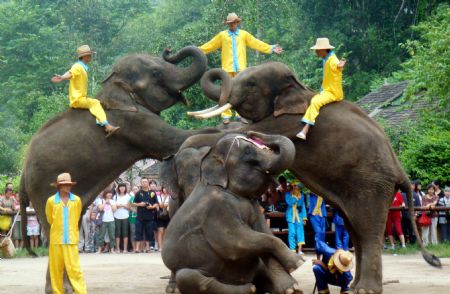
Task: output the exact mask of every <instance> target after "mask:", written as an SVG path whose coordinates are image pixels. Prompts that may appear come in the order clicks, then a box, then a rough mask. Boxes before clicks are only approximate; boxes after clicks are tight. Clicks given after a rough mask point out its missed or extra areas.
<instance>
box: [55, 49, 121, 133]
mask: <svg viewBox="0 0 450 294" xmlns="http://www.w3.org/2000/svg"><path fill="white" fill-rule="evenodd" d="M94 53H95V52H94V51H92V50H91V48H89V46H88V45H83V46H81V47H79V48H78V49H77V57H78V61H77V62H76V63H75V64H74V65H72V68H71V69H70V70H69V71H67V72H66V73H65V74H63V75H62V76H61V75H55V76H54V77H53V78H52V79H51V81H52V82H53V83H60V82H62V81H66V80H70V82H69V100H70V107H72V108H80V109H89V111H90V112H91V114H92V115H93V116H95V117H96V119H97V124H98V125H100V126H102V127H104V128H105V131H106V133H107V135H106V136H107V137H109V136H110V135H112V134H114V133H115V132H116V131H117V130H119V127H115V126H113V125H111V124H110V123H109V122H108V120H107V119H106V114H105V111H104V110H103V107H102V105H101V104H100V101H99V100H97V99H94V98H89V97H87V85H88V72H89V67H88V65H87V64H88V63H89V62H91V59H92V54H94Z"/></svg>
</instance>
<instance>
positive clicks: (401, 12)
mask: <svg viewBox="0 0 450 294" xmlns="http://www.w3.org/2000/svg"><path fill="white" fill-rule="evenodd" d="M441 2H446V1H441V0H430V1H414V0H406V1H402V3H399V1H386V0H385V1H356V0H350V1H325V0H320V1H319V0H318V1H309V0H279V1H267V0H255V1H250V0H242V1H228V0H212V1H211V0H192V1H185V0H165V1H161V0H80V1H72V2H70V3H68V2H67V1H62V0H55V1H48V0H41V1H32V0H23V1H12V0H10V1H8V0H7V1H0V72H1V74H0V85H1V87H2V91H0V125H1V126H2V127H1V128H0V174H12V175H14V174H16V175H17V174H19V172H20V166H21V161H22V159H23V154H24V150H25V147H24V146H26V144H27V142H28V141H29V140H30V138H31V136H32V135H33V134H34V133H35V132H36V131H37V130H38V129H39V128H40V127H41V126H42V125H43V124H44V123H45V122H46V121H47V120H48V119H49V118H51V117H52V116H54V115H55V114H57V113H58V112H61V111H63V110H64V109H66V108H67V107H68V101H67V100H68V99H67V83H62V84H58V85H53V84H51V83H50V82H49V79H50V78H51V76H52V75H53V74H55V73H63V72H64V71H66V70H67V69H68V68H69V67H70V65H71V63H73V62H74V51H75V48H77V47H78V46H80V45H82V44H89V45H90V46H91V47H92V48H94V50H96V51H97V52H98V54H97V55H96V56H95V58H94V60H93V62H92V63H91V68H92V71H91V73H90V76H89V77H90V81H89V93H90V94H91V95H94V94H95V93H96V92H97V91H98V90H99V89H100V87H101V85H100V83H99V81H101V80H102V79H103V78H104V77H106V76H107V75H108V74H109V72H110V69H111V66H112V65H113V64H114V63H115V61H116V60H117V59H119V58H120V57H122V56H124V55H126V54H129V53H133V52H147V53H150V54H153V55H156V56H160V55H161V53H162V51H163V49H164V48H165V47H172V48H173V49H174V51H176V50H178V49H180V48H182V47H184V46H187V45H201V44H202V43H204V42H206V41H208V40H209V39H210V38H212V37H213V36H214V35H215V34H216V33H217V32H219V31H221V30H224V29H226V26H225V25H224V24H223V20H224V19H225V17H226V15H227V14H228V13H229V12H231V11H235V12H237V13H238V15H239V16H240V17H241V18H242V19H243V22H242V24H241V26H242V28H243V29H245V30H247V31H249V32H251V33H252V34H254V35H255V36H256V37H257V38H259V39H261V40H264V41H266V42H268V43H271V44H275V43H278V44H280V45H281V46H282V47H283V49H284V53H283V54H282V55H281V56H278V55H275V54H273V55H264V54H259V53H257V52H254V51H251V50H249V51H248V63H249V65H250V66H251V65H257V64H260V63H262V62H266V61H270V60H277V61H282V62H284V63H286V64H288V65H289V67H290V68H292V69H293V71H294V72H295V73H296V74H297V76H298V77H299V78H300V79H301V80H302V81H304V82H305V83H306V84H307V85H309V86H310V87H312V88H315V89H318V88H319V87H320V82H321V79H322V72H321V61H320V59H318V58H317V57H316V56H314V53H313V52H312V51H311V50H310V49H309V48H310V47H311V45H313V44H314V42H315V39H316V38H317V37H322V36H327V37H329V38H330V40H331V42H332V44H334V45H335V46H336V53H337V55H338V56H339V57H346V58H347V59H348V66H347V67H346V69H345V73H344V91H345V96H346V99H349V100H352V101H353V100H355V99H356V98H358V97H360V96H362V95H365V94H366V93H367V92H369V90H370V85H372V84H375V83H377V84H379V83H381V82H382V81H383V80H384V77H387V76H389V75H390V74H391V73H392V72H393V71H397V70H399V68H400V64H401V63H402V62H404V61H405V60H406V62H407V63H405V64H404V67H403V68H404V69H409V71H406V70H405V72H404V73H403V75H401V74H400V73H399V74H398V77H397V78H401V79H410V80H414V88H410V89H409V90H408V91H410V92H411V93H415V92H416V91H418V90H421V89H424V88H426V89H427V93H428V94H427V95H429V97H434V96H439V97H441V98H442V99H443V100H441V101H445V99H444V98H445V97H447V100H448V96H445V95H443V94H448V93H449V91H448V90H449V89H448V84H449V83H448V77H449V76H450V75H449V72H448V71H449V66H448V58H449V57H448V56H449V54H448V35H449V33H448V15H447V13H448V12H447V11H448V5H443V6H440V7H439V8H438V11H437V13H435V14H433V11H434V10H435V8H436V7H437V6H438V5H439V3H441ZM430 15H433V16H432V18H431V21H430V23H427V24H422V23H421V24H419V25H418V26H417V27H416V28H415V29H414V30H412V29H411V25H413V24H416V23H418V22H420V21H422V20H425V19H427V18H428V17H429V16H430ZM446 20H447V22H445V21H446ZM415 34H418V36H420V39H417V38H416V35H415ZM440 36H441V38H440V39H439V37H440ZM442 36H445V37H446V38H442ZM408 39H411V41H407V40H408ZM399 43H402V44H404V45H403V47H399V46H398V44H399ZM405 49H407V50H409V52H414V55H413V56H412V58H411V59H409V60H407V58H408V57H409V56H408V54H406V50H405ZM208 60H209V66H210V67H220V53H219V52H216V53H212V54H210V55H209V56H208ZM427 61H431V62H434V61H436V62H435V63H433V64H429V66H428V67H426V68H425V67H424V68H422V67H421V65H422V64H428V63H426V62H427ZM408 62H409V63H408ZM439 77H441V78H439ZM442 77H443V78H442ZM434 81H437V82H436V83H433V82H434ZM411 87H413V86H411ZM185 96H186V97H187V99H188V100H189V101H190V103H191V106H189V107H185V106H182V105H177V106H175V107H172V108H170V109H168V110H166V111H164V112H163V113H162V117H163V118H164V119H165V120H167V121H168V122H169V123H170V124H172V125H174V126H177V127H180V128H185V129H192V128H199V127H206V126H211V125H216V124H217V123H219V119H217V118H216V119H210V120H206V121H200V120H195V119H193V118H189V117H187V116H186V115H185V112H186V111H187V110H189V109H195V110H198V109H203V108H206V107H209V106H211V105H212V102H211V101H209V100H208V99H207V98H205V97H204V95H203V94H202V92H201V90H200V88H199V87H198V86H195V87H192V88H191V89H189V90H188V91H186V93H185ZM398 148H400V142H399V143H398ZM402 148H404V147H402Z"/></svg>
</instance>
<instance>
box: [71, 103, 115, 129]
mask: <svg viewBox="0 0 450 294" xmlns="http://www.w3.org/2000/svg"><path fill="white" fill-rule="evenodd" d="M70 107H72V108H81V109H89V112H90V113H91V114H92V115H93V116H95V117H96V118H97V121H98V123H99V125H101V126H104V125H105V124H108V120H107V119H106V114H105V111H104V110H103V107H102V105H101V104H100V101H99V100H97V99H94V98H87V97H81V98H78V99H76V100H72V101H70Z"/></svg>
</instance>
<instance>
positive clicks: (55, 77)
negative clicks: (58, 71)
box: [51, 75, 63, 83]
mask: <svg viewBox="0 0 450 294" xmlns="http://www.w3.org/2000/svg"><path fill="white" fill-rule="evenodd" d="M51 81H52V82H53V83H60V82H62V81H63V78H62V76H60V75H54V76H53V78H52V79H51Z"/></svg>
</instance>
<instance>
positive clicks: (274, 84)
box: [194, 62, 440, 293]
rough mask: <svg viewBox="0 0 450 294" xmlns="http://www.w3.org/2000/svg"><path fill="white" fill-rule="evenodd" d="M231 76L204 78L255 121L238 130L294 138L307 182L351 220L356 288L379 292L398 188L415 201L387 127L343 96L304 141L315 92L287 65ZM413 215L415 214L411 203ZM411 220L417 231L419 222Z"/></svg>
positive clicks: (211, 91) (210, 90) (207, 87)
mask: <svg viewBox="0 0 450 294" xmlns="http://www.w3.org/2000/svg"><path fill="white" fill-rule="evenodd" d="M217 79H220V80H222V81H223V82H222V89H220V88H219V87H218V86H217V85H215V84H214V83H213V81H214V80H217ZM227 80H229V77H228V75H227V74H226V73H225V72H223V71H222V70H220V69H213V70H210V71H208V72H207V73H206V74H205V75H204V76H203V77H202V80H201V84H202V87H203V89H204V91H205V93H206V94H207V96H209V97H210V98H211V99H213V100H215V101H219V104H220V105H221V106H225V105H230V106H232V107H233V108H234V109H236V110H237V111H238V112H239V114H240V115H242V116H243V117H244V118H247V119H250V120H253V123H252V124H250V125H248V126H244V127H243V128H241V129H239V131H243V132H244V131H250V130H252V131H256V132H263V133H267V134H279V135H284V136H286V137H288V138H291V139H292V140H293V142H294V144H295V151H296V155H295V159H294V161H293V164H292V166H291V168H290V170H291V171H292V172H293V173H294V175H295V176H296V177H297V178H298V179H299V180H300V181H301V182H302V183H304V184H305V186H306V187H308V188H309V189H310V190H312V191H313V192H314V193H316V194H318V195H321V196H323V197H324V198H325V199H326V200H327V201H328V202H330V203H331V204H334V205H335V206H337V207H339V209H340V213H341V214H342V216H343V217H344V219H345V222H346V225H347V227H348V229H349V232H350V235H351V238H352V240H353V244H355V251H356V275H355V279H354V281H353V287H354V289H355V291H356V292H357V293H358V292H360V293H381V292H382V264H381V253H382V244H383V237H384V229H385V223H386V217H387V212H388V210H389V207H390V205H391V202H392V199H393V196H394V194H395V192H396V191H397V190H399V189H400V190H401V191H403V192H405V193H406V194H407V195H408V199H409V202H410V203H413V202H412V199H411V198H412V194H411V188H410V184H409V180H408V178H407V176H406V175H405V173H404V171H403V169H402V167H401V165H400V163H399V161H398V159H397V157H396V155H395V153H394V151H393V150H392V147H391V145H390V143H389V139H388V138H387V136H386V135H385V133H384V131H383V130H382V128H381V127H380V126H378V124H377V123H376V122H375V121H374V120H372V119H371V118H370V117H368V115H367V114H366V113H364V112H363V111H362V110H361V109H360V108H359V107H357V106H355V105H354V104H352V103H350V102H347V101H342V102H338V103H331V104H328V105H326V106H324V107H323V108H322V109H321V110H320V115H319V117H318V119H317V122H316V125H315V126H314V127H313V128H312V129H311V131H310V133H309V134H308V140H306V141H300V140H298V139H296V138H295V134H296V133H297V132H299V131H300V129H301V127H302V126H301V124H300V119H301V117H302V114H303V113H304V112H305V110H306V108H307V106H308V105H309V102H310V100H311V98H312V97H313V96H314V94H315V93H314V92H313V91H312V90H311V89H309V88H307V87H306V86H304V85H303V84H302V83H301V82H299V81H298V79H297V78H296V77H295V75H294V73H293V72H292V71H291V70H290V69H289V68H288V67H287V66H286V65H284V64H282V63H280V62H268V63H265V64H262V65H258V66H255V67H250V68H248V69H246V70H244V71H243V72H241V73H239V74H238V75H237V76H236V77H235V78H234V79H233V80H232V81H231V82H230V81H227ZM224 85H225V87H224ZM226 85H230V86H229V88H227V87H226ZM224 93H225V94H224ZM228 93H229V94H228ZM194 114H195V113H194ZM196 116H197V117H209V116H208V114H206V115H205V114H198V113H197V115H196ZM409 213H410V214H411V215H413V207H412V206H411V207H410V212H409ZM411 219H412V220H414V217H411ZM412 225H413V226H414V229H415V232H416V234H417V227H416V224H415V222H414V221H413V222H412ZM418 241H420V240H418ZM419 244H420V245H421V250H422V255H423V256H424V258H425V260H426V261H427V262H428V263H429V264H431V265H433V266H437V267H440V261H439V259H438V258H437V257H435V256H434V255H432V254H430V253H429V252H428V251H427V250H426V249H425V248H424V247H423V244H422V243H421V242H420V243H419Z"/></svg>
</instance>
